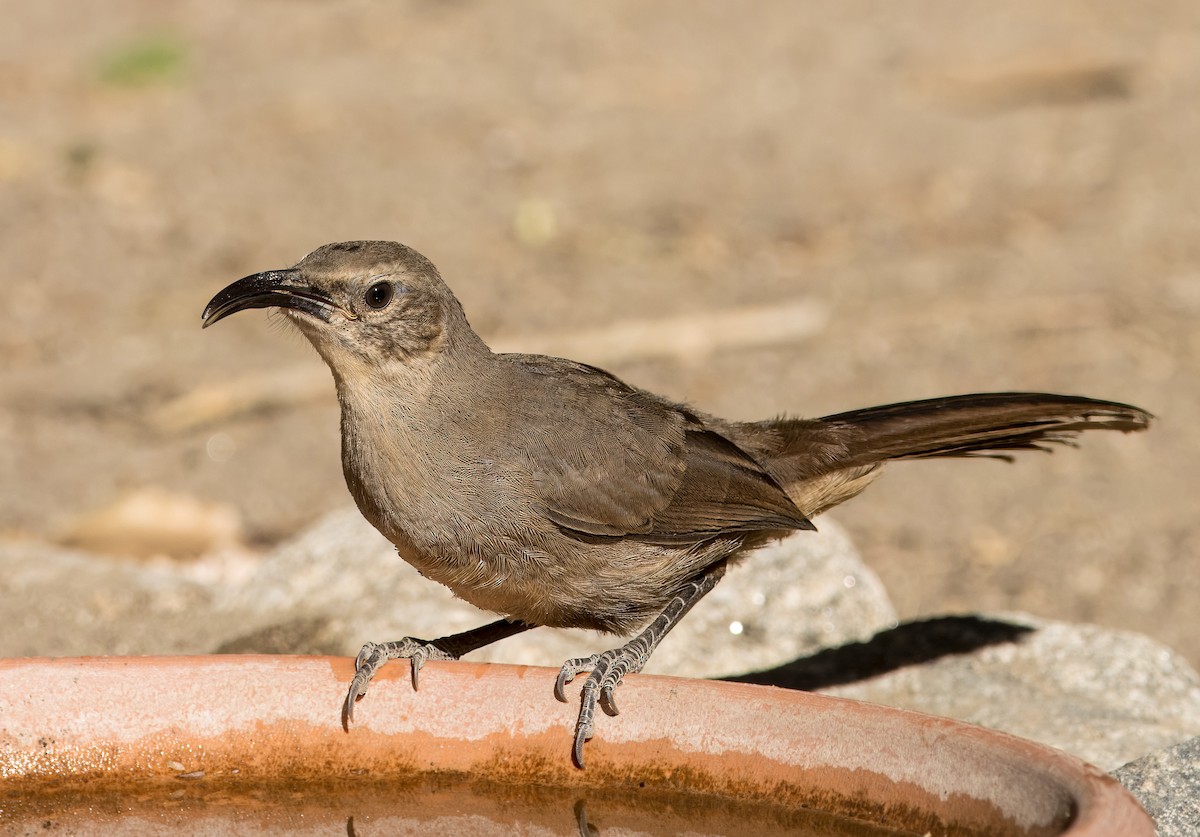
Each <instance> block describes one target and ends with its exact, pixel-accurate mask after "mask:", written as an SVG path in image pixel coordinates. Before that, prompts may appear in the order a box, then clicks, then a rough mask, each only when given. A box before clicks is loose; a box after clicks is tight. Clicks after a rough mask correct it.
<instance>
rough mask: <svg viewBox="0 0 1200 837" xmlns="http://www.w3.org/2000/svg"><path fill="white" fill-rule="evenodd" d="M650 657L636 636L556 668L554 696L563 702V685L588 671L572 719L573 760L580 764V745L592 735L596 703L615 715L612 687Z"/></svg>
mask: <svg viewBox="0 0 1200 837" xmlns="http://www.w3.org/2000/svg"><path fill="white" fill-rule="evenodd" d="M648 659H650V655H649V653H647V649H646V647H645V645H644V643H639V642H637V640H634V641H633V642H630V643H628V644H626V645H622V646H621V647H620V648H614V649H612V650H611V651H605V652H604V653H602V654H592V655H591V656H590V657H576V658H575V659H571V660H567V661H566V662H565V663H563V666H562V668H561V669H559V671H558V679H557V680H556V681H555V682H554V696H555V697H556V698H558V699H559V700H560V701H562V702H563V703H566V702H567V696H566V694H565V692H564V691H563V687H564V686H566V684H568V683H570V682H571V681H572V680H574V679H575V677H576V676H577V675H579V674H582V673H583V672H585V671H590V672H591V673H590V674H589V675H588V678H587V680H585V681H584V683H583V689H582V690H581V692H580V696H579V719H578V720H577V721H576V722H575V746H574V748H573V749H572V751H571V752H572V755H573V757H574V759H575V764H576V765H577V766H579V767H583V745H584V742H586V741H587V740H588V739H590V738H591V737H592V730H593V728H594V726H595V720H596V704H597V703H599V704H600V708H601V709H603V710H604V712H605V713H606V714H608V715H617V714H618V713H619V712H620V710H619V709H617V703H616V701H615V700H614V699H613V690H614V689H616V688H617V686H619V685H621V681H622V680H623V679H625V675H626V674H636V673H637V672H639V671H641V670H642V667H643V666H645V665H646V661H647V660H648Z"/></svg>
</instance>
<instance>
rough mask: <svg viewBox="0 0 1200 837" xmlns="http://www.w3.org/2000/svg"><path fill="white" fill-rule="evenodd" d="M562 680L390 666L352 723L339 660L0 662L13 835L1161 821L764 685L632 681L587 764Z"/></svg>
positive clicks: (899, 725)
mask: <svg viewBox="0 0 1200 837" xmlns="http://www.w3.org/2000/svg"><path fill="white" fill-rule="evenodd" d="M555 674H556V672H555V671H553V670H550V669H542V668H528V667H518V666H502V665H482V664H472V663H465V662H459V663H437V662H433V663H429V664H428V665H427V666H426V667H425V668H424V669H422V672H421V684H420V691H418V692H414V691H413V689H412V686H411V684H410V681H409V672H408V667H407V666H406V665H404V664H403V663H392V664H390V665H388V666H387V667H386V668H384V669H383V670H382V671H381V673H380V675H379V676H377V677H376V678H375V681H374V683H373V684H372V686H371V690H370V692H369V693H368V695H367V697H366V699H365V700H363V701H362V702H361V703H359V704H358V707H357V709H356V713H355V722H354V724H353V725H351V727H350V728H349V730H348V731H347V730H346V729H344V728H343V726H342V721H341V715H340V706H341V701H342V698H343V696H344V695H345V691H346V687H347V684H348V682H349V681H350V678H351V675H352V663H351V661H350V660H348V659H342V658H326V657H265V656H220V657H161V658H154V657H145V658H140V657H135V658H95V659H57V660H50V659H17V660H3V661H0V831H5V830H6V829H8V828H12V829H13V830H16V831H17V833H21V831H22V830H24V831H28V832H38V833H42V830H43V829H50V828H51V827H52V826H54V827H60V828H62V829H64V830H63V831H62V832H54V831H47V832H46V833H97V834H101V833H103V834H145V833H152V832H157V831H161V830H164V829H165V828H168V827H169V828H170V829H172V830H175V831H179V832H180V833H222V834H225V833H259V834H261V833H269V834H283V833H287V834H295V833H310V832H311V833H313V834H318V833H321V834H327V833H340V834H345V833H349V834H368V833H378V834H383V833H422V834H425V833H431V834H439V833H444V834H455V835H461V834H510V833H513V832H514V831H520V833H527V834H533V833H548V834H555V833H559V834H575V833H580V832H581V831H582V832H583V833H585V834H604V833H605V832H606V831H607V830H609V829H613V830H614V831H617V832H620V833H651V834H669V833H677V832H680V831H691V832H697V833H718V834H720V833H731V834H736V833H747V832H750V833H755V834H773V833H779V834H785V833H786V834H795V833H800V834H804V833H812V834H823V835H876V834H896V833H899V834H904V833H915V834H926V833H929V834H934V835H939V834H962V835H989V837H1000V836H1001V835H1059V834H1061V835H1071V837H1085V835H1086V837H1099V835H1114V837H1115V835H1121V836H1122V837H1143V836H1144V837H1151V835H1153V834H1154V827H1153V825H1152V823H1151V821H1150V819H1149V818H1148V817H1147V815H1146V814H1145V813H1144V812H1143V811H1142V809H1141V808H1140V807H1139V806H1138V804H1137V803H1136V801H1135V800H1134V799H1133V798H1132V797H1131V796H1130V795H1129V794H1128V793H1127V792H1126V791H1125V790H1124V789H1123V788H1121V787H1120V785H1118V784H1117V783H1116V782H1115V781H1114V780H1112V779H1111V778H1109V777H1107V776H1105V775H1104V774H1103V773H1101V772H1100V771H1099V770H1097V769H1095V768H1093V767H1090V766H1088V765H1086V764H1084V763H1082V762H1080V761H1079V760H1077V759H1075V758H1073V757H1071V756H1069V755H1067V754H1065V753H1062V752H1060V751H1057V750H1053V749H1050V748H1047V747H1043V746H1040V745H1037V744H1034V743H1031V742H1028V741H1023V740H1020V739H1017V738H1013V737H1011V736H1007V735H1003V734H1000V733H996V732H992V731H989V730H985V729H982V728H979V727H973V726H970V725H967V724H962V723H958V722H955V721H951V720H947V719H943V718H936V717H930V716H926V715H920V714H917V713H913V712H905V711H900V710H896V709H889V708H886V707H882V706H874V705H870V704H864V703H859V702H855V701H849V700H843V699H837V698H831V697H825V696H821V695H815V694H808V693H803V692H793V691H788V690H783V689H776V688H770V687H764V686H752V685H744V684H733V683H720V682H712V681H704V680H685V679H677V678H668V677H653V676H636V677H630V678H629V680H628V681H627V682H626V684H625V685H624V686H623V687H622V689H621V693H620V696H619V697H620V708H621V714H620V715H619V716H617V717H611V718H610V717H607V716H602V717H601V718H600V719H599V722H598V724H597V731H596V738H595V739H593V740H592V741H591V742H590V743H589V744H588V745H587V750H586V754H587V768H586V769H585V770H579V769H577V768H576V767H574V766H573V765H572V763H571V758H570V747H571V733H572V729H573V725H574V722H575V715H576V711H577V708H576V707H575V706H574V705H566V704H562V703H559V702H557V701H555V700H554V698H553V697H552V695H551V686H552V684H553V682H554V677H555ZM572 694H575V693H574V692H572ZM806 828H807V829H808V831H807V832H806V831H805V829H806ZM5 833H7V831H5Z"/></svg>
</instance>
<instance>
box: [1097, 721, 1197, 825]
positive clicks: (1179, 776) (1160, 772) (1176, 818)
mask: <svg viewBox="0 0 1200 837" xmlns="http://www.w3.org/2000/svg"><path fill="white" fill-rule="evenodd" d="M1113 775H1114V776H1116V778H1117V781H1119V782H1120V783H1121V784H1122V785H1124V786H1125V787H1127V788H1129V790H1130V791H1131V792H1132V793H1133V795H1134V796H1136V797H1137V798H1138V801H1139V802H1141V803H1142V806H1143V807H1144V808H1145V809H1146V811H1148V812H1149V814H1150V816H1151V817H1153V818H1154V823H1155V825H1156V826H1158V833H1159V837H1195V835H1197V834H1200V738H1192V739H1189V740H1188V741H1184V742H1183V743H1182V744H1176V745H1175V746H1174V747H1168V748H1167V749H1165V750H1159V751H1158V752H1155V753H1151V754H1150V755H1148V756H1144V757H1142V758H1140V759H1138V760H1137V761H1133V762H1130V763H1129V764H1126V765H1125V766H1123V767H1121V768H1119V769H1118V770H1116V771H1115V772H1114V773H1113Z"/></svg>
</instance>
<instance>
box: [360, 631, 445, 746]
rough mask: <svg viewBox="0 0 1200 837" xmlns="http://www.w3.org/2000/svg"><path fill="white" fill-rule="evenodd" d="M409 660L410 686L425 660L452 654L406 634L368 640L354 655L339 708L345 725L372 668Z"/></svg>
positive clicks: (362, 692)
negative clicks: (393, 638) (393, 639)
mask: <svg viewBox="0 0 1200 837" xmlns="http://www.w3.org/2000/svg"><path fill="white" fill-rule="evenodd" d="M403 659H407V660H409V663H410V666H411V671H412V685H413V690H414V691H415V690H416V689H417V683H418V679H419V678H418V675H419V674H420V671H421V666H423V665H424V664H425V661H426V660H452V659H454V656H453V655H451V654H450V653H448V652H446V651H444V650H442V649H441V648H438V647H437V646H436V645H434V644H433V643H432V642H427V641H425V640H423V639H413V638H412V637H407V638H405V639H402V640H400V641H399V642H383V643H379V642H368V643H367V644H366V645H364V646H363V647H362V650H361V651H359V652H358V656H357V657H355V658H354V679H353V680H351V681H350V690H349V691H348V692H347V693H346V703H345V705H344V707H343V709H342V717H343V722H344V725H345V726H346V728H347V729H348V728H349V726H350V723H351V722H353V720H354V704H355V703H357V702H358V701H360V700H362V699H363V696H364V695H366V693H367V686H368V685H369V684H370V682H371V678H373V677H374V676H375V672H377V671H379V669H380V668H382V667H383V665H384V664H385V663H386V662H388V661H389V660H403Z"/></svg>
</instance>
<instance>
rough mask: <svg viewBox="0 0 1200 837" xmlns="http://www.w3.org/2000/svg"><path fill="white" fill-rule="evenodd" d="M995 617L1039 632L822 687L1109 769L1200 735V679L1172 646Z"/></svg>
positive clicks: (1008, 616) (1095, 630)
mask: <svg viewBox="0 0 1200 837" xmlns="http://www.w3.org/2000/svg"><path fill="white" fill-rule="evenodd" d="M992 621H994V622H998V623H1008V624H1010V625H1015V626H1025V627H1028V628H1033V629H1034V630H1032V631H1029V632H1028V633H1025V634H1024V635H1023V636H1022V637H1021V638H1019V639H1018V640H1017V641H1015V642H1001V643H998V644H991V645H987V646H986V647H983V648H980V649H979V650H976V651H974V652H972V653H969V654H951V655H949V656H944V657H940V658H937V659H932V660H931V661H929V662H925V663H923V664H921V665H914V666H908V667H905V668H901V669H898V670H895V671H889V672H888V673H886V674H881V675H878V676H874V677H868V678H867V679H864V680H862V681H860V682H855V683H847V684H845V685H836V686H832V687H830V688H827V689H823V691H827V692H828V693H830V694H836V695H841V696H844V697H851V698H856V699H859V700H868V701H872V702H874V703H883V704H887V705H890V706H898V707H903V708H905V709H915V710H918V711H921V712H928V713H932V714H935V715H944V716H947V717H951V718H958V719H960V720H964V721H969V722H971V723H975V724H980V725H982V726H986V727H991V728H993V729H999V730H1004V731H1005V732H1009V733H1012V734H1013V735H1018V736H1021V737H1022V738H1029V739H1032V740H1034V741H1040V742H1042V743H1044V744H1050V745H1052V746H1055V747H1058V748H1060V749H1063V750H1066V751H1068V752H1070V753H1074V754H1075V755H1077V756H1079V757H1080V758H1082V759H1084V760H1085V761H1088V762H1091V763H1092V764H1095V765H1097V766H1099V767H1101V768H1102V769H1104V770H1113V769H1114V768H1116V767H1118V766H1119V765H1122V764H1125V763H1126V762H1128V761H1130V760H1132V759H1135V758H1138V757H1140V756H1143V755H1145V754H1146V753H1148V752H1151V751H1153V750H1157V749H1159V748H1162V747H1168V746H1170V745H1173V744H1176V743H1177V742H1179V741H1183V740H1185V739H1188V738H1191V737H1192V736H1194V735H1196V734H1197V732H1198V731H1200V675H1197V673H1196V672H1195V670H1193V669H1192V668H1191V667H1190V666H1189V665H1188V664H1187V663H1186V662H1185V661H1184V660H1183V658H1182V657H1180V656H1179V655H1178V654H1176V653H1174V652H1173V651H1171V650H1170V649H1169V648H1166V647H1164V646H1162V645H1160V644H1158V643H1157V642H1155V641H1153V640H1151V639H1149V638H1147V637H1145V636H1142V635H1140V634H1133V633H1128V632H1125V631H1115V630H1109V629H1106V628H1099V627H1095V626H1091V625H1069V624H1063V623H1058V622H1046V621H1041V620H1038V619H1036V618H1034V617H1031V616H1027V615H1020V614H1006V615H1001V616H998V617H992ZM902 627H908V626H902ZM876 641H878V640H876Z"/></svg>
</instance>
